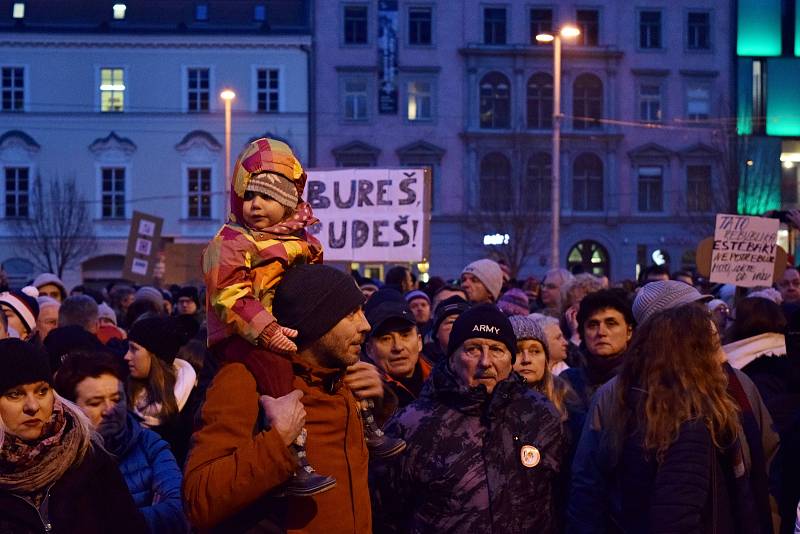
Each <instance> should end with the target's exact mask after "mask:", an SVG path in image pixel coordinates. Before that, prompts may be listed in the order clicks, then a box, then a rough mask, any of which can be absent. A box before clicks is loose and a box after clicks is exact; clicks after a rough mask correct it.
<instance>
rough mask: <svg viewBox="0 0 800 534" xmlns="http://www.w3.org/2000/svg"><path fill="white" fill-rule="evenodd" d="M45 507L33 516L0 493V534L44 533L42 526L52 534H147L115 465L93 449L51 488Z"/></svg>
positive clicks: (31, 511)
mask: <svg viewBox="0 0 800 534" xmlns="http://www.w3.org/2000/svg"><path fill="white" fill-rule="evenodd" d="M45 503H46V506H45ZM45 503H43V505H42V507H41V508H40V511H37V510H36V508H34V506H33V505H32V504H30V503H29V502H28V501H26V500H24V499H22V498H21V497H19V496H16V495H12V494H10V493H8V492H4V491H0V532H2V533H3V534H23V533H24V534H29V533H43V532H46V531H47V529H46V528H45V523H49V524H50V525H51V526H52V530H50V532H52V533H53V534H71V533H74V534H100V533H103V534H127V533H131V534H134V533H136V534H140V533H146V532H147V525H146V524H145V521H144V518H143V517H142V514H141V513H139V511H138V510H137V509H136V505H135V504H134V502H133V499H132V498H131V494H130V493H129V492H128V488H127V487H126V486H125V481H124V480H123V479H122V475H121V474H120V472H119V469H117V465H116V464H115V463H114V460H112V459H111V457H110V456H109V455H108V453H106V452H105V451H103V450H100V449H98V448H96V447H90V448H89V450H88V451H87V452H86V455H85V456H84V458H83V460H82V461H81V463H80V464H78V465H77V466H75V467H73V468H71V469H69V470H68V471H67V472H66V473H64V475H63V476H62V477H61V478H60V479H59V480H57V481H56V482H55V483H54V484H53V485H52V486H51V487H50V490H49V497H47V498H45ZM45 507H46V508H47V510H46V511H44V508H45Z"/></svg>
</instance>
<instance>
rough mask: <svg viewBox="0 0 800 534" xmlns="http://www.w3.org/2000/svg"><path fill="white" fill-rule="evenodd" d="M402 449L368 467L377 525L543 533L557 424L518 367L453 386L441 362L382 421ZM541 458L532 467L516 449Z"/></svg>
mask: <svg viewBox="0 0 800 534" xmlns="http://www.w3.org/2000/svg"><path fill="white" fill-rule="evenodd" d="M386 432H387V434H389V435H392V436H397V437H402V438H403V439H405V440H406V442H407V443H408V448H407V449H406V451H405V452H404V453H403V454H401V455H398V456H397V457H395V458H393V459H389V460H383V461H380V462H375V463H374V464H373V466H372V467H373V469H371V473H370V474H371V481H372V489H373V504H374V512H373V517H374V530H375V532H410V533H428V532H430V533H437V534H438V533H448V532H453V533H455V532H481V533H484V532H485V533H490V532H495V533H504V534H506V533H507V534H514V533H527V532H538V533H544V534H547V533H550V532H556V531H557V525H556V519H555V518H556V514H555V511H554V492H555V488H554V483H555V478H556V475H557V474H558V471H559V469H560V467H561V465H560V464H561V456H562V453H563V450H564V441H565V438H564V431H563V429H562V425H561V422H560V421H559V417H558V414H557V413H556V411H555V408H554V407H553V405H552V404H550V402H549V401H548V400H547V399H545V398H544V397H543V396H542V395H541V394H539V393H536V392H534V391H532V390H530V389H529V388H528V387H527V386H526V385H525V383H524V380H523V379H522V378H520V377H519V375H517V374H516V373H512V375H511V377H510V378H508V379H507V380H504V381H502V382H500V383H499V384H497V386H495V389H494V392H493V394H492V395H489V394H488V393H487V392H486V388H485V387H484V386H483V385H480V386H478V387H475V388H467V387H464V386H461V385H459V384H458V383H457V381H456V378H455V376H454V375H453V373H452V372H451V371H450V369H449V368H448V366H447V365H446V362H442V364H440V365H438V366H437V367H436V368H435V369H434V371H433V374H432V375H431V378H430V379H429V380H428V382H427V383H426V385H425V387H424V389H423V391H422V395H421V396H420V398H419V399H417V400H416V401H415V402H414V403H412V404H410V405H409V406H408V407H406V408H405V409H404V410H402V411H401V412H399V413H398V414H397V415H396V416H395V417H394V418H393V419H392V420H391V421H390V422H389V423H388V425H387V426H386ZM525 446H531V447H535V448H536V450H537V452H538V453H539V454H540V455H541V457H540V459H539V460H538V462H529V463H535V465H532V466H531V467H525V465H523V463H522V454H521V453H522V451H523V448H524V449H525V450H528V451H530V450H531V449H530V448H529V447H525Z"/></svg>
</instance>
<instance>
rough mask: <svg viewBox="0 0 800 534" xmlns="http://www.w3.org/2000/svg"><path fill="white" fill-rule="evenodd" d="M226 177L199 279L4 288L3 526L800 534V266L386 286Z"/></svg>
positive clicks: (278, 152)
mask: <svg viewBox="0 0 800 534" xmlns="http://www.w3.org/2000/svg"><path fill="white" fill-rule="evenodd" d="M232 180H233V183H232V187H231V201H230V203H231V205H230V208H231V216H230V219H229V220H228V222H227V223H226V224H225V225H224V226H223V227H222V228H221V229H220V231H219V232H218V234H217V235H216V236H215V238H214V239H213V240H212V241H211V242H210V243H209V245H208V247H207V248H206V250H205V252H204V254H203V259H202V264H203V272H204V275H205V284H204V285H203V286H201V287H196V286H189V285H186V286H182V287H181V286H173V287H169V288H159V287H154V286H141V287H134V286H133V285H128V284H125V283H115V284H111V285H109V286H107V287H105V288H100V289H95V288H90V287H85V286H78V287H74V288H68V287H66V286H65V284H64V283H63V282H62V281H61V280H60V279H59V277H57V276H56V275H54V274H52V273H42V274H40V275H38V276H37V277H36V278H35V279H33V280H31V281H30V284H29V285H27V286H25V287H23V288H21V289H8V288H3V289H4V291H3V292H2V293H0V307H1V308H2V311H3V313H2V314H0V532H3V533H4V532H13V533H22V532H25V533H27V532H55V533H94V532H115V533H116V532H153V533H181V532H225V533H231V532H324V533H326V534H335V533H344V532H348V533H358V534H362V533H369V532H376V533H383V532H386V533H447V532H453V533H462V532H463V533H483V532H494V533H528V532H530V533H545V534H547V533H562V532H568V533H574V534H588V533H701V532H702V533H705V532H708V533H711V532H714V533H740V534H770V533H798V532H800V522H798V510H799V508H798V501H800V454H798V453H800V272H799V271H798V269H797V268H795V267H792V266H789V267H787V268H786V270H785V271H784V272H783V274H782V277H781V278H780V279H778V280H776V283H775V284H774V286H773V287H763V288H756V289H753V290H750V291H746V290H743V289H742V288H738V289H737V288H736V287H733V286H727V285H722V286H720V285H713V284H710V283H709V281H708V280H707V279H705V278H702V277H700V276H698V275H697V274H696V273H692V272H675V273H670V272H669V271H668V270H667V269H665V268H664V267H662V266H651V267H650V268H648V269H646V270H645V271H644V272H643V273H642V275H641V277H640V279H639V280H637V281H632V280H626V281H609V280H608V279H607V278H604V277H598V276H595V275H593V274H589V273H571V272H568V271H566V270H564V269H557V270H551V271H548V272H547V273H546V275H545V276H544V277H543V279H541V280H540V279H537V278H534V277H528V278H524V279H514V278H512V277H511V275H510V271H509V269H508V267H507V266H506V265H504V264H503V263H502V262H500V263H498V262H497V261H495V260H492V259H488V258H485V259H477V260H476V261H473V262H471V263H469V264H468V265H466V266H464V268H463V271H462V272H461V274H460V277H459V278H457V279H453V280H445V279H443V278H441V277H438V276H436V275H435V274H436V273H435V272H432V273H431V275H432V276H431V277H430V279H429V280H428V281H427V282H426V283H419V282H418V281H417V280H416V279H415V277H414V275H413V273H412V271H411V270H409V269H408V268H406V267H404V266H396V267H393V268H391V269H389V270H388V271H387V272H386V275H385V279H384V280H383V281H379V280H373V279H368V278H364V277H362V276H361V275H360V274H359V273H358V272H355V271H354V272H352V273H347V272H344V271H342V270H340V269H336V268H334V267H332V266H329V265H325V264H324V263H323V259H324V250H322V247H321V246H320V245H319V243H318V242H317V241H316V239H315V238H314V237H313V235H311V233H310V232H308V231H307V229H308V227H309V226H310V225H312V224H314V223H315V222H316V218H315V217H314V214H313V213H312V210H311V208H310V206H309V205H308V204H307V203H305V202H304V201H303V193H304V186H305V180H306V175H305V172H304V171H303V168H302V166H301V164H300V162H298V161H297V160H296V159H295V157H294V155H293V154H292V153H291V151H290V150H289V148H288V147H287V146H286V145H284V144H282V143H280V142H277V141H274V140H268V139H259V140H257V141H254V142H253V143H251V144H250V146H248V147H247V149H245V151H244V152H243V153H242V154H241V155H240V157H239V158H238V161H237V162H236V166H235V168H234V172H233V178H232ZM433 270H434V271H435V268H434V269H433Z"/></svg>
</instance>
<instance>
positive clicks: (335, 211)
mask: <svg viewBox="0 0 800 534" xmlns="http://www.w3.org/2000/svg"><path fill="white" fill-rule="evenodd" d="M306 201H307V202H308V203H309V204H310V205H311V207H312V209H313V210H314V215H315V216H316V217H317V218H318V219H319V220H320V224H318V225H315V226H313V227H312V228H311V232H312V233H313V234H314V235H316V237H317V238H318V239H319V240H320V241H321V242H322V245H323V247H324V259H325V261H365V262H398V263H399V262H421V261H424V260H426V259H427V258H428V257H429V246H430V245H429V242H430V239H429V232H430V172H429V171H428V170H427V169H405V168H398V169H374V168H363V169H335V170H311V171H308V183H307V185H306Z"/></svg>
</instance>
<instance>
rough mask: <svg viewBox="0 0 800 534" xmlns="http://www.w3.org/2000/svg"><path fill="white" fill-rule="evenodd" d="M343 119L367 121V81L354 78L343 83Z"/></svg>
mask: <svg viewBox="0 0 800 534" xmlns="http://www.w3.org/2000/svg"><path fill="white" fill-rule="evenodd" d="M344 118H345V119H346V120H349V121H365V120H367V80H365V79H363V78H354V79H350V80H345V82H344Z"/></svg>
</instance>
